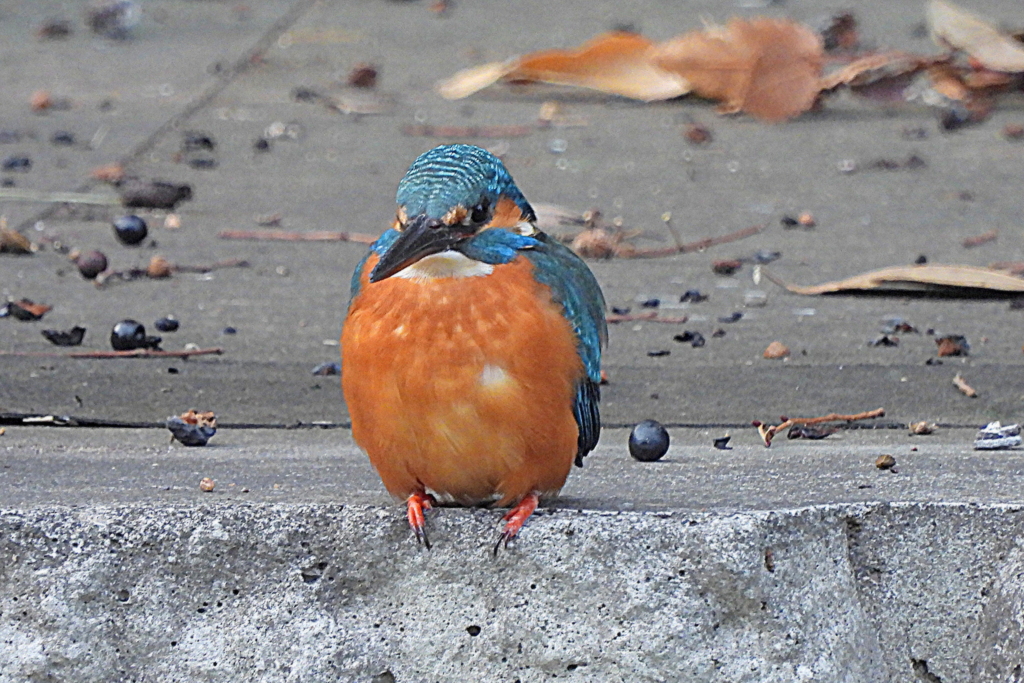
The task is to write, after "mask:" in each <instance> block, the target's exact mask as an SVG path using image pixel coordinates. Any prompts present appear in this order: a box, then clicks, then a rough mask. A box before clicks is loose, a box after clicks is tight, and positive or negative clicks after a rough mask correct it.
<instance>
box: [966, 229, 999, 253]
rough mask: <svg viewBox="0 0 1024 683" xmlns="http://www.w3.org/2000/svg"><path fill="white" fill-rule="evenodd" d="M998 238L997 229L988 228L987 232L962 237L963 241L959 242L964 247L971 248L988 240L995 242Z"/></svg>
mask: <svg viewBox="0 0 1024 683" xmlns="http://www.w3.org/2000/svg"><path fill="white" fill-rule="evenodd" d="M998 238H999V231H998V230H989V231H988V232H985V233H982V234H980V235H976V236H974V237H968V238H966V239H964V241H963V242H961V244H962V245H963V247H964V249H972V248H974V247H980V246H981V245H982V244H987V243H989V242H995V241H996V240H997V239H998Z"/></svg>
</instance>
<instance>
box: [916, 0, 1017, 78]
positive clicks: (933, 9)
mask: <svg viewBox="0 0 1024 683" xmlns="http://www.w3.org/2000/svg"><path fill="white" fill-rule="evenodd" d="M927 18H928V29H929V31H930V32H931V35H932V40H934V41H935V42H936V43H938V44H939V45H944V46H949V47H952V48H954V49H957V50H963V51H964V52H966V53H967V54H968V55H970V56H971V57H973V58H974V59H975V60H977V61H978V62H979V63H980V64H981V65H983V66H985V67H986V68H988V69H992V70H994V71H1008V72H1012V73H1015V72H1019V71H1024V45H1022V44H1021V43H1019V42H1017V41H1016V40H1014V39H1013V37H1012V36H1009V35H1007V34H1005V33H1003V32H1002V31H1000V30H999V29H997V28H996V27H995V26H993V25H992V24H990V23H988V22H986V21H984V20H983V19H981V18H980V17H978V16H976V15H974V14H971V13H970V12H968V11H967V10H964V9H962V8H961V7H958V6H957V5H954V4H953V3H951V2H945V1H944V0H931V2H930V3H929V5H928V12H927Z"/></svg>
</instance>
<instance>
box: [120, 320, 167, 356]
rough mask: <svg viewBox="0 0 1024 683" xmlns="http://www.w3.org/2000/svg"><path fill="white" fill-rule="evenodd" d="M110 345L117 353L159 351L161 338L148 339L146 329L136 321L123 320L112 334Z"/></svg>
mask: <svg viewBox="0 0 1024 683" xmlns="http://www.w3.org/2000/svg"><path fill="white" fill-rule="evenodd" d="M110 345H111V346H112V347H114V350H115V351H131V350H133V349H157V348H159V347H160V337H147V336H146V328H145V327H143V325H142V323H140V322H137V321H135V320H122V321H121V322H119V323H118V324H116V325H114V329H113V330H112V331H111V332H110Z"/></svg>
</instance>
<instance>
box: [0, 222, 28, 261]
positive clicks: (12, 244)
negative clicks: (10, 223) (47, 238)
mask: <svg viewBox="0 0 1024 683" xmlns="http://www.w3.org/2000/svg"><path fill="white" fill-rule="evenodd" d="M32 251H33V250H32V243H31V242H30V241H29V239H28V238H27V237H25V236H24V235H22V234H21V233H20V232H18V231H17V230H11V229H9V228H5V227H0V253H2V254H31V253H32Z"/></svg>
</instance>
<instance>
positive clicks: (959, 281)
mask: <svg viewBox="0 0 1024 683" xmlns="http://www.w3.org/2000/svg"><path fill="white" fill-rule="evenodd" d="M761 274H762V275H764V276H765V277H767V278H768V279H769V280H771V281H772V282H774V283H776V284H778V285H780V286H782V287H785V288H786V289H788V290H789V291H791V292H793V293H795V294H809V295H815V294H833V293H837V292H857V291H867V290H881V291H886V290H888V291H893V292H908V291H909V292H931V293H935V294H949V295H958V294H959V295H971V294H974V293H976V292H977V290H988V291H992V292H1024V279H1021V278H1017V277H1013V276H1012V275H1007V274H1006V273H1005V272H1000V271H998V270H993V269H991V268H979V267H977V266H956V265H939V264H934V265H933V264H927V265H921V266H894V267H892V268H883V269H882V270H875V271H871V272H870V273H863V274H861V275H855V276H854V277H851V278H847V279H845V280H837V281H834V282H825V283H823V284H820V285H812V286H807V287H803V286H800V285H791V284H787V283H785V282H783V281H782V280H780V279H779V278H777V277H776V276H774V275H772V274H771V273H769V272H767V270H765V269H764V268H762V269H761Z"/></svg>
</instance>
